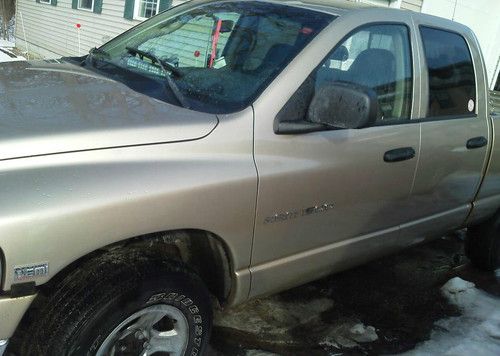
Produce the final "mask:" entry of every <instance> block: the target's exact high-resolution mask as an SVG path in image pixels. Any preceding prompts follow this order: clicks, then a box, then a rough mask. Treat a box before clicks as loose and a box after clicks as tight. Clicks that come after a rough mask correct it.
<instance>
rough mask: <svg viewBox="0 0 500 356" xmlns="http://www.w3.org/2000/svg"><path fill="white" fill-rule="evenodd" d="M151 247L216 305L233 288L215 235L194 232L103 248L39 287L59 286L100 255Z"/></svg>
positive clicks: (144, 237)
mask: <svg viewBox="0 0 500 356" xmlns="http://www.w3.org/2000/svg"><path fill="white" fill-rule="evenodd" d="M152 248H153V249H154V250H155V251H156V252H157V253H158V256H159V257H161V258H170V259H174V260H178V261H181V262H182V263H184V264H186V265H187V266H188V267H189V268H191V269H192V270H194V271H195V272H196V273H197V274H198V275H199V276H200V278H201V279H202V280H203V281H204V282H205V284H206V286H207V288H208V290H209V291H210V293H212V294H213V295H214V296H215V297H216V298H217V300H218V301H219V303H220V304H221V305H223V304H225V302H226V300H227V299H228V297H229V294H230V292H231V286H232V274H231V271H232V265H231V261H230V257H229V256H230V255H229V253H228V252H227V251H228V248H227V246H226V245H225V243H224V242H223V241H222V239H221V238H220V237H218V236H217V235H215V234H213V233H211V232H208V231H204V230H194V229H193V230H191V229H186V230H174V231H162V232H155V233H151V234H147V235H141V236H136V237H132V238H129V239H126V240H122V241H120V242H117V243H114V244H111V245H108V246H104V247H102V248H100V249H98V250H95V251H92V252H90V253H89V254H87V255H85V256H82V257H81V258H79V259H78V260H76V261H74V262H72V263H71V264H70V265H68V266H66V267H65V268H64V269H63V270H61V271H60V272H58V273H57V274H56V275H55V276H54V277H53V278H51V280H50V281H48V282H47V283H45V284H44V285H42V286H41V288H42V289H46V288H47V289H48V290H50V289H51V286H52V285H54V284H57V283H59V282H60V281H61V280H62V279H63V278H64V276H65V275H67V274H68V273H70V272H71V271H73V270H75V269H77V268H78V267H79V266H80V265H81V264H82V263H84V262H86V261H88V260H90V259H93V258H95V257H96V256H99V255H101V254H103V253H107V252H110V251H113V252H114V253H116V252H119V250H120V249H127V250H129V249H137V250H142V249H148V251H149V252H150V251H151V249H152Z"/></svg>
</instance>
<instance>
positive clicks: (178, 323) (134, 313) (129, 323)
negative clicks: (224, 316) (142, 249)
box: [13, 253, 212, 356]
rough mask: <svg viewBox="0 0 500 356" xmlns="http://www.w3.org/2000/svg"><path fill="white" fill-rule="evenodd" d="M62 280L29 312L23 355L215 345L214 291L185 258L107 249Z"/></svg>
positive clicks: (174, 353)
mask: <svg viewBox="0 0 500 356" xmlns="http://www.w3.org/2000/svg"><path fill="white" fill-rule="evenodd" d="M59 285H60V287H59V288H57V289H56V291H54V292H53V293H51V295H49V296H48V297H47V298H46V299H45V298H42V299H45V300H44V301H43V304H41V305H40V306H39V307H37V306H36V305H35V308H33V310H32V311H30V313H29V314H31V315H28V316H27V318H25V319H26V320H23V324H26V325H22V326H21V328H24V330H23V331H21V332H20V334H21V335H24V340H23V339H21V338H19V341H20V342H19V343H17V345H16V342H14V343H13V347H14V348H15V349H17V350H14V351H17V352H16V353H18V354H19V355H92V356H94V355H98V356H107V355H115V356H119V355H122V356H125V355H126V356H136V355H144V356H146V355H153V354H154V355H169V356H182V355H189V356H196V355H202V354H203V352H204V350H205V348H206V346H207V343H208V339H209V336H210V329H211V324H212V309H211V302H210V297H209V294H208V292H207V289H206V288H205V286H204V284H203V283H202V281H201V280H200V279H199V278H198V277H197V276H196V275H195V274H194V273H192V272H190V271H189V270H188V269H187V268H185V267H184V266H183V265H181V264H179V263H176V262H171V261H158V260H152V259H147V258H146V259H145V258H144V256H138V255H136V256H135V257H134V253H129V255H128V256H127V257H125V258H123V256H120V257H119V258H117V256H110V255H109V256H108V255H105V256H101V257H99V258H98V259H97V260H93V261H90V262H89V263H87V264H86V265H85V266H82V267H81V268H79V269H78V270H76V271H74V272H73V273H70V274H69V275H67V276H66V277H65V278H64V280H63V281H62V282H61V283H60V284H59ZM39 303H42V301H41V300H40V301H39ZM26 335H29V336H30V337H26Z"/></svg>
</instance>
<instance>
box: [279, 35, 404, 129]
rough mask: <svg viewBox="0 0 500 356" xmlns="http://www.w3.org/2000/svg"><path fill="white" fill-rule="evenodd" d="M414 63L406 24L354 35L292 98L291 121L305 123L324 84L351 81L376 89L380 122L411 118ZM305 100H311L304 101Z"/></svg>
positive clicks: (340, 46) (339, 46)
mask: <svg viewBox="0 0 500 356" xmlns="http://www.w3.org/2000/svg"><path fill="white" fill-rule="evenodd" d="M411 64H412V60H411V51H410V43H409V34H408V29H407V27H406V26H404V25H373V26H367V27H363V28H361V29H360V30H358V31H356V32H355V33H354V34H352V35H350V36H349V37H348V38H347V39H346V40H344V41H343V42H342V43H341V44H340V45H338V46H337V47H336V49H335V50H334V51H333V52H332V53H331V54H330V55H329V56H328V57H327V59H326V60H325V61H324V62H323V64H322V65H321V66H320V67H319V68H318V69H316V70H315V72H313V73H312V74H311V76H310V77H309V78H308V80H307V81H306V82H305V83H304V84H303V85H302V86H301V87H300V89H299V90H298V92H297V93H295V94H294V96H293V97H292V98H291V100H290V101H289V103H288V104H287V105H286V107H289V106H290V105H291V106H292V107H293V109H292V110H290V111H289V109H288V108H287V109H285V111H287V114H286V116H287V117H288V120H289V118H290V117H291V116H293V117H294V118H295V120H304V118H305V115H306V113H307V109H308V105H309V102H310V100H309V99H310V98H312V97H313V96H314V92H315V91H316V90H318V89H319V88H320V87H321V86H324V85H332V84H333V85H334V84H335V83H336V82H344V83H345V82H347V83H353V84H356V85H361V86H364V87H368V88H370V89H372V90H373V91H374V92H375V94H376V95H377V99H378V104H379V110H378V119H377V122H378V123H382V122H384V123H385V122H392V121H400V120H405V119H409V118H410V113H411V97H412V66H411ZM304 98H308V99H307V100H304Z"/></svg>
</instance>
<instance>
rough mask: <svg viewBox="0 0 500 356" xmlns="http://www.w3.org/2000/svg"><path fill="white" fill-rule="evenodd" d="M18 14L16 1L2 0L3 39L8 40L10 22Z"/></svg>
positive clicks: (0, 13) (0, 11)
mask: <svg viewBox="0 0 500 356" xmlns="http://www.w3.org/2000/svg"><path fill="white" fill-rule="evenodd" d="M15 13H16V0H0V17H1V20H2V26H1V28H0V34H1V37H2V38H4V39H7V37H8V28H9V22H10V20H11V19H12V17H14V15H15Z"/></svg>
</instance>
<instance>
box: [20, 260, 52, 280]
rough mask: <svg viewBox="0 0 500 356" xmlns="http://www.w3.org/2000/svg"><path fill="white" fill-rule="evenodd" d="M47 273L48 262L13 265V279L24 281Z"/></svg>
mask: <svg viewBox="0 0 500 356" xmlns="http://www.w3.org/2000/svg"><path fill="white" fill-rule="evenodd" d="M48 274H49V263H48V262H40V263H35V264H29V265H24V266H14V281H26V280H31V279H35V278H39V277H44V276H46V275H48Z"/></svg>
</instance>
